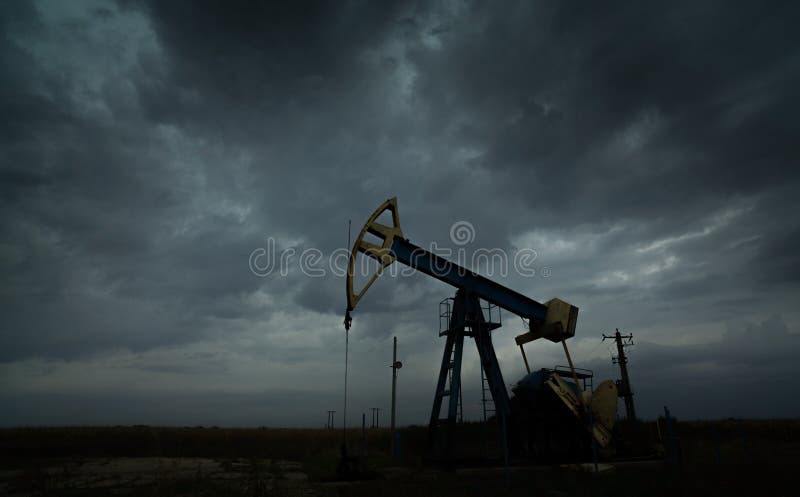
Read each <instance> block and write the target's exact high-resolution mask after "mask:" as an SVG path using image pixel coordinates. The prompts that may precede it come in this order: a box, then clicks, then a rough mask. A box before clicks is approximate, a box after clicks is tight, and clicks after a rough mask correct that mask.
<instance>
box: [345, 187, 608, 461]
mask: <svg viewBox="0 0 800 497" xmlns="http://www.w3.org/2000/svg"><path fill="white" fill-rule="evenodd" d="M386 213H388V214H389V215H386V216H382V215H384V214H386ZM382 217H386V218H387V220H386V221H382ZM379 218H381V220H379ZM389 223H391V224H389ZM367 236H370V237H371V238H366V237H367ZM370 240H372V241H370ZM359 254H363V255H364V256H367V257H369V258H371V259H374V260H375V261H377V269H376V271H375V273H374V274H372V275H371V277H370V278H369V279H368V280H367V281H366V283H365V284H364V286H363V287H362V288H361V290H359V291H355V289H354V276H355V272H356V260H357V259H358V255H359ZM394 262H400V263H402V264H405V265H407V266H409V267H412V268H414V269H415V270H417V271H420V272H422V273H425V274H427V275H429V276H432V277H434V278H436V279H438V280H440V281H444V282H445V283H448V284H450V285H452V286H454V287H455V288H456V293H455V297H454V298H453V299H452V300H451V299H448V300H451V303H450V304H448V309H447V312H446V313H445V315H446V325H445V326H444V329H442V330H440V336H445V337H446V342H445V348H444V354H443V356H442V362H441V366H440V369H439V379H438V381H437V384H436V392H435V394H434V399H433V408H432V410H431V417H430V425H429V426H430V437H429V438H430V440H431V442H432V445H435V446H437V447H438V449H437V447H432V449H437V450H436V451H437V452H438V454H439V455H440V456H443V457H446V458H447V457H449V447H450V446H451V436H452V432H453V430H452V428H453V426H454V425H455V423H456V421H457V415H458V410H459V401H460V393H461V356H462V350H463V346H464V338H465V337H471V338H472V339H473V340H474V341H475V345H476V346H477V348H478V354H479V357H480V363H481V368H482V370H483V374H484V377H485V380H486V383H487V384H488V387H489V391H490V392H491V397H492V400H493V402H494V408H495V414H496V416H497V420H498V422H499V424H500V426H501V428H502V431H503V434H504V436H503V443H504V444H507V442H506V440H507V438H508V437H506V433H507V432H510V434H511V437H510V439H511V445H512V448H513V449H517V450H518V451H519V452H522V453H526V454H532V455H539V454H541V453H542V452H543V451H548V450H549V448H552V447H556V446H564V444H565V442H564V441H565V440H567V445H569V440H570V439H573V438H574V439H577V440H579V441H583V443H584V445H585V444H586V442H587V441H588V440H592V438H593V440H594V442H596V443H597V444H598V445H599V446H600V447H606V446H608V444H609V442H610V441H611V429H612V427H613V423H614V420H615V417H616V401H617V391H616V386H615V384H614V382H612V381H606V382H603V383H601V384H600V385H599V386H598V387H597V388H596V389H595V390H594V392H592V391H591V390H590V389H587V388H586V386H587V385H586V382H585V381H586V376H585V372H584V373H582V372H580V371H578V370H576V369H575V368H574V366H573V364H572V359H571V357H570V356H569V350H568V349H567V345H566V340H567V339H569V338H572V337H573V336H574V335H575V325H576V322H577V319H578V308H577V307H575V306H573V305H571V304H568V303H567V302H564V301H563V300H559V299H555V298H554V299H551V300H549V301H547V302H545V303H540V302H537V301H535V300H533V299H531V298H528V297H526V296H525V295H522V294H520V293H518V292H516V291H514V290H511V289H509V288H507V287H505V286H503V285H501V284H499V283H496V282H494V281H492V280H489V279H488V278H485V277H483V276H481V275H479V274H477V273H475V272H473V271H471V270H469V269H467V268H464V267H462V266H459V265H457V264H454V263H452V262H450V261H448V260H446V259H444V258H442V257H440V256H438V255H436V254H434V253H432V252H430V251H428V250H425V249H423V248H422V247H419V246H417V245H414V244H413V243H411V242H410V241H409V240H408V239H407V238H405V237H404V236H403V231H402V230H401V228H400V217H399V213H398V209H397V199H396V198H391V199H389V200H387V201H386V202H384V203H383V204H382V205H381V206H380V207H378V209H377V210H376V211H375V212H374V213H373V214H372V216H370V218H369V220H368V221H367V223H366V224H365V225H364V227H363V228H362V229H361V232H360V233H359V235H358V238H357V239H356V241H355V243H354V244H353V247H352V251H351V254H350V261H349V266H348V272H347V311H346V314H345V327H346V328H347V329H348V330H349V329H350V324H351V322H352V317H351V315H350V313H351V311H353V310H354V309H355V307H356V305H357V304H358V303H359V301H360V300H361V298H362V297H363V296H364V294H365V293H366V291H367V290H368V289H369V287H370V286H371V285H372V284H373V283H374V282H375V279H376V278H377V277H378V276H380V275H381V273H382V272H383V271H384V270H385V269H386V268H387V267H388V266H389V265H391V264H392V263H394ZM482 301H483V302H485V304H483V305H482V303H481V302H482ZM494 306H496V307H500V308H502V309H505V310H507V311H509V312H512V313H514V314H516V315H518V316H520V317H521V318H522V319H523V321H526V322H527V326H528V329H527V331H526V332H525V333H524V334H522V335H519V336H517V337H516V343H517V345H519V347H520V351H521V352H522V357H523V359H524V361H525V367H526V369H528V374H527V375H526V376H525V377H524V378H523V379H522V380H521V381H520V382H519V383H517V385H516V386H515V387H514V392H515V397H514V399H513V404H512V400H511V399H510V398H509V395H508V391H507V390H506V385H505V382H504V381H503V375H502V372H501V371H500V366H499V364H498V362H497V357H496V355H495V352H494V347H493V345H492V330H494V329H496V328H499V327H500V323H499V322H493V321H492V314H491V313H490V312H487V313H485V312H484V311H485V310H491V309H492V307H494ZM495 315H497V313H495ZM542 338H544V339H546V340H549V341H551V342H555V343H562V344H563V347H564V352H565V354H566V357H567V360H568V362H569V368H568V369H566V368H563V369H553V370H539V371H533V372H531V371H530V369H529V366H528V360H527V357H526V356H525V349H524V348H523V345H524V344H526V343H528V342H531V341H533V340H538V339H542ZM581 379H583V382H581V381H580V380H581ZM445 399H447V400H446V402H447V404H446V405H447V410H446V412H447V415H446V417H441V414H440V413H441V410H442V403H443V402H444V401H445ZM440 428H444V430H442V431H443V433H441V432H440V430H439V429H440ZM586 430H588V433H587V431H586ZM581 433H583V434H585V435H581ZM589 433H591V436H590V435H589ZM565 437H566V438H565ZM433 442H437V443H435V444H434V443H433ZM579 443H580V442H579ZM506 448H507V446H506ZM506 453H507V451H506Z"/></svg>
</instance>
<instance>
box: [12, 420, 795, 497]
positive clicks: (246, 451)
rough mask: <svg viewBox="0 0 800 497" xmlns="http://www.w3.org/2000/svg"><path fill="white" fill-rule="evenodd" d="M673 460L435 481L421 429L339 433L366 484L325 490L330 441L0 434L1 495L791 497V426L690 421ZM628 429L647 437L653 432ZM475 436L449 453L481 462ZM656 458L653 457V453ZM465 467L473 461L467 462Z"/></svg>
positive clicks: (332, 455)
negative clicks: (397, 452) (396, 436)
mask: <svg viewBox="0 0 800 497" xmlns="http://www.w3.org/2000/svg"><path fill="white" fill-rule="evenodd" d="M677 428H678V430H677V431H678V435H679V437H680V439H679V440H680V456H681V460H680V462H679V463H676V464H666V463H665V462H664V461H663V460H649V461H631V460H629V461H614V460H611V461H606V462H605V464H602V465H601V466H600V469H602V471H601V472H600V473H598V474H595V473H594V472H592V471H591V470H592V469H593V466H592V465H588V466H586V468H588V469H589V470H590V471H586V470H585V469H586V468H577V467H575V466H568V465H541V464H540V465H536V466H531V465H530V464H528V463H527V461H523V460H516V459H512V461H511V464H510V470H509V472H508V473H506V471H505V468H504V467H503V466H502V464H497V462H495V463H494V465H492V464H489V465H473V466H472V467H463V466H462V467H456V468H452V469H450V470H441V469H437V468H435V467H432V466H430V465H426V464H424V458H423V456H424V447H425V445H424V444H425V437H426V429H424V428H421V427H409V428H404V429H402V430H401V448H402V454H401V457H400V458H398V459H392V458H391V457H390V456H389V452H388V448H389V441H390V436H389V435H390V434H389V432H388V430H386V429H368V430H367V431H366V437H365V439H364V440H363V442H364V445H363V449H362V435H361V430H350V431H349V432H348V443H349V447H350V453H351V454H354V455H356V456H359V455H360V454H361V453H362V450H363V453H364V466H365V469H367V470H369V471H370V474H371V476H372V477H373V478H374V479H371V480H366V481H358V482H337V481H334V480H335V474H336V465H337V462H338V460H339V447H340V445H341V442H342V436H343V433H342V431H341V430H311V429H274V428H254V429H230V428H201V427H195V428H192V427H186V428H175V427H148V426H134V427H72V428H14V429H3V430H0V494H3V495H91V496H94V495H98V496H99V495H136V496H139V495H252V496H258V495H325V496H327V495H354V496H359V495H364V496H376V495H412V496H416V497H421V496H425V495H436V496H448V495H459V496H469V495H483V496H485V495H528V496H530V495H550V496H568V495H609V496H611V495H613V496H626V495H631V496H633V495H664V496H667V495H669V496H679V495H687V496H689V495H703V496H705V495H726V496H729V495H762V494H768V495H770V496H771V497H776V496H780V495H787V496H788V495H795V493H796V492H794V491H793V487H794V484H793V481H792V480H793V476H794V474H793V472H794V468H793V466H794V464H795V458H796V457H797V456H798V455H800V421H788V420H787V421H741V420H726V421H694V422H680V423H678V425H677ZM639 429H640V430H642V431H644V432H647V433H649V434H655V433H658V429H656V427H655V424H654V423H649V424H648V423H645V424H642V425H641V426H640V427H639ZM482 433H483V431H482V427H481V426H480V425H467V426H465V427H464V428H463V429H462V435H463V436H462V437H461V443H460V450H467V451H469V450H470V449H471V450H472V454H471V455H476V454H481V453H482V452H484V453H485V451H487V450H488V451H489V452H492V453H494V454H495V455H497V454H498V452H497V446H496V445H493V444H492V443H490V444H489V446H488V447H487V444H486V443H485V442H487V439H486V437H483V436H482V435H481V434H482ZM656 449H657V447H656ZM476 460H477V459H476V458H473V461H476Z"/></svg>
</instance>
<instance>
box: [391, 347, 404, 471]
mask: <svg viewBox="0 0 800 497" xmlns="http://www.w3.org/2000/svg"><path fill="white" fill-rule="evenodd" d="M402 367H403V363H402V362H400V361H398V360H397V337H394V347H393V348H392V426H391V432H392V442H391V443H392V446H391V452H392V456H394V454H395V446H394V437H395V431H394V430H395V420H396V415H397V414H396V413H397V370H398V369H400V368H402Z"/></svg>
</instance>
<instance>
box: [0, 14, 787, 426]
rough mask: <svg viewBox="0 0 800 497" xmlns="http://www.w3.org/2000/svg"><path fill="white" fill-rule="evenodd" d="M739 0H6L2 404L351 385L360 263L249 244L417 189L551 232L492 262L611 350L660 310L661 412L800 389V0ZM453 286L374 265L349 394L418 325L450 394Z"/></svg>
mask: <svg viewBox="0 0 800 497" xmlns="http://www.w3.org/2000/svg"><path fill="white" fill-rule="evenodd" d="M740 3H742V2H722V1H720V2H698V1H688V2H680V1H677V2H676V1H672V2H663V3H659V4H655V5H654V4H651V3H649V2H647V3H646V2H570V1H552V2H533V1H531V2H529V1H522V2H518V3H515V2H477V3H472V2H458V1H453V2H443V3H427V2H425V3H419V4H415V3H389V2H366V1H364V2H322V3H320V4H316V3H311V4H306V3H304V2H286V3H285V4H284V5H270V4H266V3H261V2H243V3H241V4H240V5H237V2H223V1H219V2H180V1H168V2H166V1H164V2H162V1H158V2H155V1H154V2H145V1H122V2H119V3H114V2H99V1H98V2H94V1H68V2H65V1H59V0H49V1H36V2H27V1H10V2H2V3H0V83H1V84H0V109H1V110H2V121H0V229H1V230H2V231H0V233H2V238H0V268H1V269H2V275H3V276H2V280H1V281H0V303H1V305H2V313H1V314H0V315H2V320H1V321H0V404H2V406H3V408H2V409H0V424H1V425H19V424H74V423H80V424H90V423H97V424H117V423H120V424H126V423H148V424H179V425H183V424H187V425H192V424H207V425H211V424H218V425H276V426H292V425H299V426H321V425H322V424H324V422H325V411H326V410H328V409H336V410H337V411H339V414H337V416H340V415H341V407H342V406H341V404H342V376H343V356H344V331H343V328H342V324H341V323H342V311H343V307H344V298H345V295H344V281H343V278H342V277H341V276H337V275H334V274H330V273H329V274H327V275H326V276H324V277H317V278H312V277H309V276H307V275H304V274H303V272H302V271H300V270H299V265H298V264H290V265H289V268H288V272H287V274H285V275H281V274H280V273H277V274H276V273H273V274H270V275H267V276H264V277H261V276H258V275H255V274H253V273H252V272H251V271H250V265H249V260H250V254H251V253H252V252H253V251H254V250H256V249H258V248H260V247H261V248H263V247H267V244H268V239H270V238H271V239H272V240H274V241H275V244H276V245H275V247H276V250H281V251H285V250H287V249H291V248H294V249H295V250H297V251H298V252H299V251H302V250H304V249H309V248H316V249H319V250H320V251H321V252H322V253H323V254H324V256H325V257H326V258H327V257H330V256H331V254H332V253H334V252H333V251H334V250H335V249H337V248H339V249H341V248H342V247H344V246H345V244H346V240H347V221H348V219H352V221H353V225H354V226H353V227H354V231H357V230H358V229H360V227H361V225H362V223H363V222H364V221H365V220H366V218H367V217H368V215H369V214H370V213H371V212H372V210H373V209H374V208H375V207H377V206H378V205H379V204H380V203H381V202H382V201H383V200H385V199H386V198H388V197H391V196H395V195H396V196H397V197H398V199H399V205H400V216H401V222H402V227H403V229H404V232H405V235H406V236H408V237H409V238H410V239H411V240H412V241H414V242H415V243H417V244H420V245H425V246H428V244H429V243H432V242H436V243H437V244H438V245H439V246H440V247H448V246H450V247H452V246H453V244H452V241H451V240H450V237H449V233H450V228H451V226H452V225H453V223H455V222H457V221H467V222H469V223H471V224H472V226H474V228H475V239H474V241H473V242H472V243H471V244H468V245H467V246H466V247H465V249H467V250H470V251H472V250H476V249H478V248H496V249H502V250H505V251H508V253H511V254H514V253H517V252H518V251H519V250H520V249H534V250H536V252H537V254H538V257H537V259H536V260H535V265H536V268H537V270H538V273H537V274H536V275H535V276H533V277H531V276H522V275H519V274H513V273H512V274H508V275H507V276H506V277H500V276H497V279H499V280H500V281H502V282H503V283H505V284H507V285H508V286H510V287H512V288H514V289H516V290H518V291H520V292H522V293H525V294H527V295H529V296H531V297H533V298H536V299H538V300H541V301H544V300H547V299H549V298H551V297H556V296H557V297H560V298H562V299H565V300H567V301H569V302H571V303H573V304H575V305H577V306H578V307H580V309H581V311H580V319H579V322H578V330H577V335H576V337H575V338H574V339H573V340H572V341H571V347H572V352H573V354H574V357H575V359H576V361H577V362H578V365H579V366H583V367H589V368H593V369H594V370H595V371H596V373H597V376H598V377H599V378H600V379H602V378H613V377H616V372H615V370H614V366H613V365H612V364H611V357H610V348H609V344H608V342H605V343H603V342H601V341H600V338H601V335H602V333H610V332H612V331H613V329H614V328H617V327H618V328H620V329H621V330H622V331H623V332H626V333H627V332H631V333H633V334H634V336H635V339H636V343H637V345H636V346H635V347H633V348H631V350H630V371H631V376H632V382H633V388H634V390H635V391H636V393H637V395H636V401H637V404H638V411H639V412H640V414H641V415H643V416H645V417H651V418H652V417H654V416H656V415H657V414H658V413H659V410H660V409H661V408H662V406H663V405H668V406H670V408H671V409H672V411H673V413H674V414H675V415H677V416H678V417H679V418H699V417H721V416H735V417H744V416H754V417H797V416H798V415H800V400H798V397H797V395H796V394H795V390H796V389H795V388H793V386H792V385H793V384H794V382H795V379H796V376H797V375H798V374H800V361H797V360H796V356H797V354H798V352H800V310H799V309H798V302H800V256H798V253H800V216H798V215H797V213H798V212H800V195H799V194H800V188H798V187H799V186H800V168H798V159H800V153H799V152H798V134H799V133H798V132H799V131H800V127H799V126H798V117H797V116H798V114H800V49H799V47H800V44H799V43H798V34H797V33H798V30H797V20H798V19H800V15H799V14H800V9H798V7H797V5H798V4H797V2H747V3H746V5H739V4H740ZM325 261H326V260H323V261H322V265H323V266H324V263H325ZM544 269H546V274H547V277H545V276H543V274H544V272H543V270H544ZM451 295H452V290H451V289H450V288H449V287H447V286H446V285H444V284H443V283H440V282H438V281H435V280H433V279H431V278H427V277H425V276H423V275H419V274H418V275H414V276H402V275H401V276H396V277H391V276H389V275H387V276H385V277H384V278H382V279H380V280H379V281H378V282H377V283H376V284H375V286H374V287H373V288H372V289H371V290H370V292H369V293H368V294H367V296H366V297H365V298H364V300H363V301H362V302H361V304H360V306H359V308H358V309H357V310H356V313H355V321H354V325H353V329H352V331H351V340H350V344H351V349H350V354H351V355H350V357H351V369H350V381H351V382H350V388H351V397H350V399H351V408H350V409H351V411H350V412H351V413H353V412H355V413H361V412H365V411H367V412H368V409H369V407H383V408H385V409H388V407H389V392H388V389H389V385H390V370H389V369H388V368H387V366H388V364H389V362H390V358H391V337H392V336H393V335H396V336H397V337H398V339H399V344H400V345H399V347H400V358H401V359H402V360H403V362H404V364H405V367H404V368H403V369H402V370H401V373H400V383H399V385H400V386H399V399H400V403H401V405H400V412H399V419H400V422H401V423H402V424H407V423H424V422H425V421H426V419H427V416H428V413H429V409H430V403H431V400H432V395H433V390H434V387H435V385H434V382H435V376H436V374H437V371H438V364H439V361H440V355H441V350H442V348H443V345H444V341H443V339H440V338H439V337H438V336H437V331H438V302H439V301H440V300H441V299H443V298H445V297H448V296H451ZM503 322H504V327H503V328H501V329H500V331H498V332H497V335H496V337H495V345H496V349H497V353H498V356H499V358H500V363H501V366H502V368H503V371H504V374H505V379H506V381H507V383H509V384H511V383H513V382H514V381H516V380H517V379H519V378H520V377H521V375H522V372H523V368H524V366H523V364H522V360H521V357H520V355H519V352H518V350H517V349H516V347H515V345H514V341H513V337H514V336H515V335H516V334H518V333H520V332H521V331H522V323H521V322H520V320H519V319H518V318H516V317H514V316H512V315H509V314H505V315H504V319H503ZM466 350H467V353H466V355H465V365H464V381H465V382H466V383H465V387H464V388H465V390H464V404H465V410H466V413H467V417H472V418H475V417H476V416H477V412H478V399H479V393H478V391H479V387H480V376H479V370H478V363H477V354H476V353H475V351H474V347H473V346H472V345H471V344H467V349H466ZM528 354H529V358H530V360H531V362H532V363H533V367H550V366H553V365H555V364H559V363H563V362H564V358H563V353H562V351H561V348H560V347H559V346H557V345H554V344H551V343H536V344H532V345H530V346H529V348H528ZM339 419H341V418H337V422H338V420H339ZM350 421H351V422H352V423H355V422H356V416H355V415H352V416H351V417H350Z"/></svg>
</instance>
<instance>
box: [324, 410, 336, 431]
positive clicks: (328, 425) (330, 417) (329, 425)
mask: <svg viewBox="0 0 800 497" xmlns="http://www.w3.org/2000/svg"><path fill="white" fill-rule="evenodd" d="M334 414H336V411H328V421H327V422H326V423H325V428H327V429H329V430H332V429H333V415H334Z"/></svg>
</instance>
